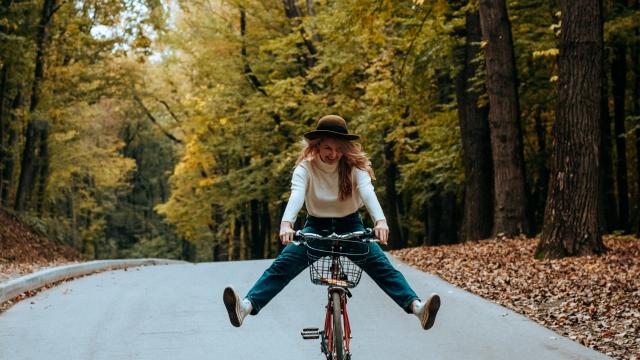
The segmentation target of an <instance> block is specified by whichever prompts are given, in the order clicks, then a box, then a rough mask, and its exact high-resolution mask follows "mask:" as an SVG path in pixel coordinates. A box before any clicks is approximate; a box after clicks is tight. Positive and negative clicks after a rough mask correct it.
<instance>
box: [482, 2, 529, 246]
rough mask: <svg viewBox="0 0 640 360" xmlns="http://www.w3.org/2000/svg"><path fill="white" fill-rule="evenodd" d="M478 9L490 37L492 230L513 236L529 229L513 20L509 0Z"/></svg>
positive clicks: (487, 49)
mask: <svg viewBox="0 0 640 360" xmlns="http://www.w3.org/2000/svg"><path fill="white" fill-rule="evenodd" d="M479 11H480V25H481V28H482V38H483V40H484V41H485V42H486V47H485V60H486V67H487V82H486V83H487V94H488V95H489V106H490V109H489V127H490V130H491V150H492V155H493V171H494V189H495V190H494V195H495V209H494V222H493V234H494V235H504V236H507V237H513V236H517V235H519V234H523V233H525V234H526V233H528V232H529V219H528V216H527V215H528V211H527V190H526V183H525V179H526V177H525V168H524V153H523V147H522V130H521V126H520V105H519V103H518V91H517V89H518V87H517V78H516V68H515V56H514V52H513V41H512V39H511V24H510V22H509V17H508V15H507V6H506V3H505V0H497V1H490V0H480V2H479Z"/></svg>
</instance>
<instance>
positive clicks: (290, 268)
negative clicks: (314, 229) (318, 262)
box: [223, 244, 308, 326]
mask: <svg viewBox="0 0 640 360" xmlns="http://www.w3.org/2000/svg"><path fill="white" fill-rule="evenodd" d="M307 266H308V265H307V254H306V249H305V248H304V247H303V246H297V245H295V244H289V245H288V246H287V247H285V248H284V250H283V251H282V253H280V255H279V256H278V257H277V258H276V259H275V260H274V261H273V263H271V266H269V268H268V269H267V270H265V272H264V273H263V274H262V276H261V277H260V278H259V279H258V281H256V283H255V284H254V285H253V287H252V288H251V290H249V292H248V293H247V296H245V298H244V299H242V300H240V297H239V296H238V294H237V293H236V292H235V290H234V289H233V288H232V287H227V288H225V290H224V294H223V300H224V303H225V306H226V308H227V312H228V313H229V320H230V321H231V323H232V324H233V325H234V326H240V325H242V321H243V320H244V318H245V317H246V316H247V315H248V314H249V313H250V314H252V315H256V314H258V312H260V310H261V309H262V308H263V307H264V306H265V305H267V303H269V301H271V299H273V298H274V297H275V296H276V295H277V294H278V293H279V292H280V291H281V290H282V289H283V288H284V287H285V286H286V285H287V284H288V283H289V282H290V281H291V280H293V278H295V277H296V276H298V274H300V273H301V272H302V270H304V269H305V268H306V267H307Z"/></svg>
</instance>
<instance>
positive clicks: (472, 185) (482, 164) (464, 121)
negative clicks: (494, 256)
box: [455, 12, 493, 241]
mask: <svg viewBox="0 0 640 360" xmlns="http://www.w3.org/2000/svg"><path fill="white" fill-rule="evenodd" d="M460 35H461V36H465V45H464V46H463V47H460V48H459V49H458V53H459V58H460V59H462V69H461V70H460V72H459V73H458V74H457V76H456V80H455V83H456V84H455V85H456V98H457V105H458V118H459V121H460V134H461V138H462V163H463V165H464V176H465V182H464V209H463V215H462V226H461V228H460V239H461V240H462V241H467V240H479V239H485V238H488V237H489V236H491V230H492V226H493V168H492V165H491V143H490V138H489V122H488V118H487V109H486V108H482V109H480V108H478V105H477V103H478V96H479V94H478V93H477V92H475V91H473V90H471V89H470V87H471V84H470V79H471V78H473V77H474V76H475V74H476V69H477V65H474V64H473V63H472V61H473V59H474V58H475V57H476V55H477V54H478V45H475V44H477V43H479V42H480V40H481V37H482V35H481V31H480V17H479V14H478V12H468V13H467V14H466V27H465V30H464V34H460Z"/></svg>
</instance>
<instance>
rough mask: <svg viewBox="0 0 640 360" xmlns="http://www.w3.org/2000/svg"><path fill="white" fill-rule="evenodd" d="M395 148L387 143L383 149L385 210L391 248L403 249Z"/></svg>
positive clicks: (403, 240)
mask: <svg viewBox="0 0 640 360" xmlns="http://www.w3.org/2000/svg"><path fill="white" fill-rule="evenodd" d="M393 146H394V144H393V143H385V144H384V149H383V158H384V188H385V191H384V209H385V217H386V218H387V224H388V225H389V242H388V245H389V248H390V249H402V248H404V247H405V246H406V242H405V238H404V234H403V233H402V228H401V225H400V208H399V206H398V191H397V190H396V181H397V179H398V165H397V164H396V160H395V158H394V155H393Z"/></svg>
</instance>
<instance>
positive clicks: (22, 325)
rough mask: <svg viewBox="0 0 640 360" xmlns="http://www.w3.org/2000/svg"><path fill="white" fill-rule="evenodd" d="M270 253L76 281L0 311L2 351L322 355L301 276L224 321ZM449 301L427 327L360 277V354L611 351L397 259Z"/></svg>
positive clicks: (87, 355)
mask: <svg viewBox="0 0 640 360" xmlns="http://www.w3.org/2000/svg"><path fill="white" fill-rule="evenodd" d="M269 263H270V261H269V260H265V261H246V262H229V263H206V264H197V265H193V264H180V265H164V266H149V267H143V268H134V269H129V270H127V271H124V270H119V271H110V272H105V273H100V274H96V275H92V276H88V277H84V278H80V279H77V280H74V281H71V282H68V283H64V284H62V285H60V286H58V287H55V288H52V289H49V290H47V291H44V292H42V293H40V294H39V295H37V296H35V297H33V298H30V299H27V300H24V301H22V302H20V303H18V304H16V305H15V306H13V307H12V308H11V309H9V310H8V311H6V312H5V313H3V314H0V359H2V360H27V359H46V360H56V359H60V360H75V359H77V360H90V359H109V360H115V359H154V360H158V359H171V360H178V359H266V360H269V359H274V360H275V359H278V360H285V359H311V360H314V359H317V360H322V359H323V356H322V355H321V353H320V345H319V341H318V340H303V339H302V338H301V336H300V335H299V334H300V330H301V329H302V328H304V327H321V326H322V324H323V319H324V303H325V298H326V291H325V289H324V288H323V287H319V286H315V285H312V284H311V283H310V281H309V279H308V272H304V273H302V274H301V275H300V276H299V277H297V278H296V279H295V280H294V281H293V282H292V283H291V284H290V285H289V286H288V287H287V288H285V289H284V291H283V292H281V293H280V294H279V295H278V296H277V297H276V298H275V299H274V300H273V301H272V302H271V303H270V304H269V305H268V306H267V307H265V308H264V309H263V311H262V312H261V313H260V314H259V315H258V316H250V317H249V318H248V319H247V320H246V321H245V323H244V324H243V326H242V327H241V328H234V327H232V326H231V324H230V323H229V321H228V318H227V314H226V311H225V308H224V305H223V303H222V290H223V288H224V286H225V285H227V284H233V285H234V286H235V287H236V289H237V290H239V292H241V293H245V292H246V291H247V290H248V289H249V287H250V286H251V285H252V284H253V282H254V281H255V280H256V279H257V278H258V277H259V276H260V275H261V273H262V271H263V270H264V269H265V268H266V267H267V266H268V265H269ZM398 268H399V269H400V270H401V271H402V272H403V273H404V274H405V276H406V277H407V279H408V280H409V282H410V283H411V284H412V286H413V287H414V289H415V290H416V291H417V292H418V294H421V295H423V296H426V295H428V294H429V293H431V292H434V291H435V292H438V293H439V294H440V295H441V298H442V307H441V309H440V312H439V314H438V318H437V321H436V324H435V326H434V327H433V328H432V329H431V330H429V331H424V330H422V329H421V328H420V326H419V322H418V320H417V318H416V317H415V316H413V315H407V314H405V313H404V311H403V310H402V309H400V308H399V307H398V306H396V305H395V303H394V302H392V301H391V299H389V298H388V297H387V296H386V295H385V294H384V293H383V292H382V291H381V290H380V289H379V288H378V287H377V286H376V285H375V284H374V283H373V281H372V280H371V279H370V278H369V277H367V276H366V275H363V279H362V281H361V283H360V285H359V286H358V287H357V288H356V289H354V290H353V293H354V297H353V298H352V299H351V300H350V302H349V311H350V318H351V323H352V324H351V325H352V331H353V339H352V343H351V344H352V353H353V359H354V360H357V359H369V360H370V359H403V360H411V359H416V360H417V359H420V360H424V359H456V360H460V359H492V360H497V359H518V360H526V359H535V360H538V359H546V360H551V359H607V357H606V356H604V355H603V354H600V353H597V352H595V351H592V350H590V349H587V348H585V347H583V346H581V345H579V344H577V343H575V342H572V341H571V340H569V339H567V338H563V337H561V336H559V335H558V334H556V333H554V332H552V331H550V330H548V329H546V328H544V327H542V326H539V325H537V324H535V323H533V322H531V321H529V320H527V319H526V318H524V317H522V316H520V315H517V314H515V313H514V312H512V311H509V310H507V309H505V308H503V307H500V306H497V305H494V304H492V303H490V302H488V301H485V300H483V299H482V298H479V297H477V296H474V295H471V294H469V293H467V292H465V291H463V290H461V289H459V288H456V287H454V286H452V285H450V284H448V283H446V282H444V281H442V280H440V279H439V278H437V277H435V276H431V275H429V274H426V273H423V272H420V271H417V270H414V269H412V268H410V267H409V266H407V265H405V264H402V263H400V264H398Z"/></svg>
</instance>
